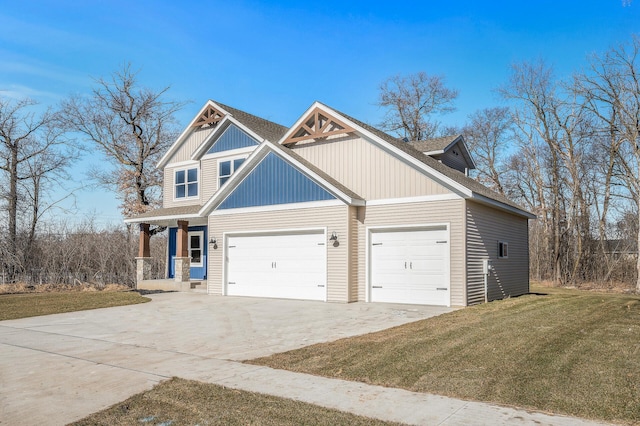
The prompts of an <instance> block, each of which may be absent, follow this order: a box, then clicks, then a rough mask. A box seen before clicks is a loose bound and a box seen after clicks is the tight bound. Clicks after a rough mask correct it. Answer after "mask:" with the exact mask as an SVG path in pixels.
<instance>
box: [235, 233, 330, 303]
mask: <svg viewBox="0 0 640 426" xmlns="http://www.w3.org/2000/svg"><path fill="white" fill-rule="evenodd" d="M325 241H326V238H325V232H324V230H318V231H304V232H289V233H277V234H253V235H235V236H228V237H227V248H226V258H227V259H226V260H227V262H226V263H227V279H226V281H227V294H228V295H230V296H256V297H277V298H285V299H309V300H326V294H327V292H326V281H327V279H326V276H327V274H326V265H327V262H326V243H325Z"/></svg>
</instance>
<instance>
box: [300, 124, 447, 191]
mask: <svg viewBox="0 0 640 426" xmlns="http://www.w3.org/2000/svg"><path fill="white" fill-rule="evenodd" d="M292 149H293V150H294V151H295V152H296V153H297V154H299V155H300V156H302V157H304V158H305V159H306V160H308V161H309V162H311V163H312V164H314V165H315V166H317V167H318V168H320V169H321V170H323V171H324V172H326V173H327V174H328V175H329V176H331V177H332V178H334V179H336V180H337V181H338V182H340V183H342V184H343V185H345V186H346V187H347V188H349V189H351V190H352V191H354V192H355V193H356V194H358V195H359V196H361V197H363V198H364V199H366V200H377V199H386V198H403V197H414V196H420V195H441V194H448V193H450V191H449V190H448V189H446V188H445V187H443V186H442V185H440V184H438V183H436V182H435V181H433V180H432V179H429V178H428V177H427V176H425V175H424V174H423V173H422V172H420V171H418V170H416V169H415V168H413V167H412V166H410V165H408V164H406V163H404V162H402V161H401V160H399V159H398V158H396V157H394V156H393V155H391V154H389V153H387V152H385V151H384V150H382V149H381V148H379V147H377V146H376V145H375V144H373V143H371V142H369V141H367V140H365V139H363V138H361V137H357V136H349V137H343V138H334V139H328V140H326V141H320V142H311V143H302V144H297V145H294V146H293V147H292Z"/></svg>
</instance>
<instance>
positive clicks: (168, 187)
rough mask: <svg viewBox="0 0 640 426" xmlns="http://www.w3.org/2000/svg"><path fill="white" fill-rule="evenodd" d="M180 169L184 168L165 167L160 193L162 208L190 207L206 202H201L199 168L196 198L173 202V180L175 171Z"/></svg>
mask: <svg viewBox="0 0 640 426" xmlns="http://www.w3.org/2000/svg"><path fill="white" fill-rule="evenodd" d="M197 165H198V163H193V166H189V167H196V166H197ZM177 168H178V169H180V168H184V166H181V167H165V168H164V184H163V192H162V206H163V207H178V206H188V205H192V204H200V205H202V204H204V201H206V200H207V199H208V198H207V199H204V201H203V193H202V189H203V188H202V168H200V176H199V178H200V181H199V182H198V185H199V187H198V195H199V197H198V198H190V199H188V200H183V201H176V200H174V198H173V196H174V183H173V181H174V178H175V170H176V169H177Z"/></svg>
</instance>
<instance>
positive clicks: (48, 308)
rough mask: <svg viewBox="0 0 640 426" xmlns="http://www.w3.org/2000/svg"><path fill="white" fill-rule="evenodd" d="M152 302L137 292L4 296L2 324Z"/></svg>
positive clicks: (0, 301)
mask: <svg viewBox="0 0 640 426" xmlns="http://www.w3.org/2000/svg"><path fill="white" fill-rule="evenodd" d="M150 300H151V299H149V298H147V297H142V296H140V294H139V293H136V292H134V291H126V292H121V291H100V292H78V291H74V292H60V293H31V294H2V295H0V321H2V320H9V319H17V318H27V317H35V316H39V315H49V314H59V313H63V312H74V311H84V310H87V309H97V308H110V307H112V306H123V305H133V304H136V303H145V302H149V301H150Z"/></svg>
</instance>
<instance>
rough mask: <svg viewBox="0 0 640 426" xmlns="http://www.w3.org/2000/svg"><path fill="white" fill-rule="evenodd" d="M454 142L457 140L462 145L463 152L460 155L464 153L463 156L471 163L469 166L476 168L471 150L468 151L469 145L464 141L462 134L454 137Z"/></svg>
mask: <svg viewBox="0 0 640 426" xmlns="http://www.w3.org/2000/svg"><path fill="white" fill-rule="evenodd" d="M454 142H457V143H459V144H460V145H462V148H463V149H464V152H463V154H462V155H464V156H465V158H466V159H467V161H468V162H469V164H471V165H472V166H473V167H471V168H473V169H475V168H477V165H476V162H475V161H473V157H472V156H471V152H469V147H468V146H467V143H466V142H465V141H464V136H462V135H460V136H459V137H457V138H456V140H455V141H454ZM452 143H453V142H452ZM447 148H448V147H447Z"/></svg>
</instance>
